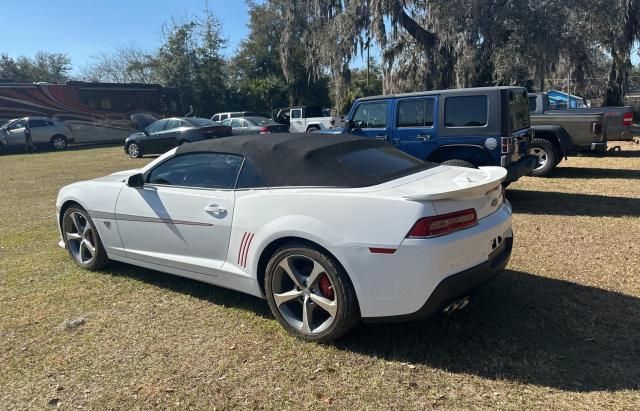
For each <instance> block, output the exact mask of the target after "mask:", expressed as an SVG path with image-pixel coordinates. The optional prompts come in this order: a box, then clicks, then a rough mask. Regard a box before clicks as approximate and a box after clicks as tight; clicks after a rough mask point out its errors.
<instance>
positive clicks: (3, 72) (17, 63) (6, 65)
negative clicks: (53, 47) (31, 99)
mask: <svg viewBox="0 0 640 411" xmlns="http://www.w3.org/2000/svg"><path fill="white" fill-rule="evenodd" d="M70 71H71V59H70V58H69V56H67V55H66V54H61V53H48V52H45V51H39V52H37V53H36V55H35V56H34V57H33V58H29V57H25V56H20V57H18V58H17V59H15V60H14V59H13V58H11V57H9V56H8V55H7V54H0V78H3V79H7V80H12V81H16V82H21V83H33V82H46V83H64V82H65V81H67V80H68V79H69V73H70Z"/></svg>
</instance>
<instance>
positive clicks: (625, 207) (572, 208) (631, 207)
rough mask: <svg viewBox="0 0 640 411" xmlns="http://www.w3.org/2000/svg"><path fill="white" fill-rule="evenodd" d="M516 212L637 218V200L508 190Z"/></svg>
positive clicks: (639, 210)
mask: <svg viewBox="0 0 640 411" xmlns="http://www.w3.org/2000/svg"><path fill="white" fill-rule="evenodd" d="M507 199H508V200H509V201H510V202H511V204H512V206H513V211H514V212H515V213H522V214H534V215H564V216H589V217H638V216H640V199H638V198H628V197H610V196H601V195H593V194H573V193H561V192H553V191H530V190H513V189H509V190H507Z"/></svg>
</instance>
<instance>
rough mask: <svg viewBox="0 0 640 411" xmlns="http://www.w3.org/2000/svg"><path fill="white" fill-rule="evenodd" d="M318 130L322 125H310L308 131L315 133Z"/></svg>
mask: <svg viewBox="0 0 640 411" xmlns="http://www.w3.org/2000/svg"><path fill="white" fill-rule="evenodd" d="M318 130H320V127H318V126H309V127H308V128H307V133H313V132H314V131H318Z"/></svg>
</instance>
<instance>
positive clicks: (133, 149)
mask: <svg viewBox="0 0 640 411" xmlns="http://www.w3.org/2000/svg"><path fill="white" fill-rule="evenodd" d="M127 153H128V154H129V157H131V158H140V157H142V150H140V146H139V145H138V144H137V143H129V145H128V146H127Z"/></svg>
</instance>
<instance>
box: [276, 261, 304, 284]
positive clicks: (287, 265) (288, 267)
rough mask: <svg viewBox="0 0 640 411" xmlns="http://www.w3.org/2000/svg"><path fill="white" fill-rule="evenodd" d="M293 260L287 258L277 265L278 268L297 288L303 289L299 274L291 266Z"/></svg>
mask: <svg viewBox="0 0 640 411" xmlns="http://www.w3.org/2000/svg"><path fill="white" fill-rule="evenodd" d="M292 262H293V258H291V257H287V258H285V259H284V260H282V261H281V262H280V264H278V267H280V268H282V269H283V270H284V272H285V273H287V275H288V276H289V277H290V278H291V280H292V281H293V282H294V284H295V285H296V286H298V288H303V285H302V279H301V278H300V273H298V270H296V268H295V267H294V266H293V264H292Z"/></svg>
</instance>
